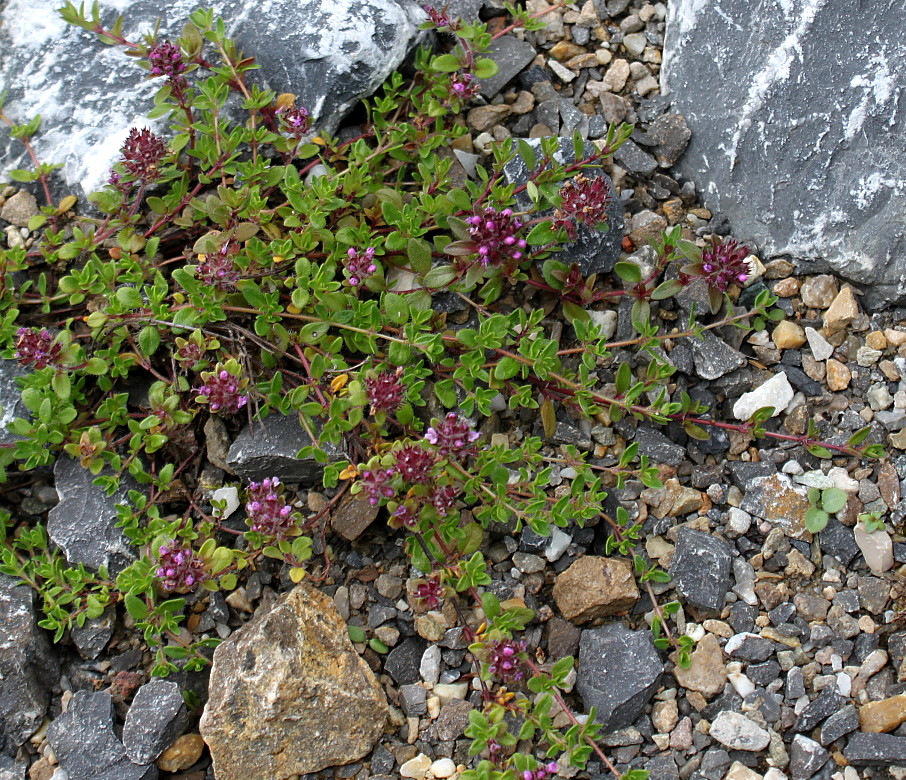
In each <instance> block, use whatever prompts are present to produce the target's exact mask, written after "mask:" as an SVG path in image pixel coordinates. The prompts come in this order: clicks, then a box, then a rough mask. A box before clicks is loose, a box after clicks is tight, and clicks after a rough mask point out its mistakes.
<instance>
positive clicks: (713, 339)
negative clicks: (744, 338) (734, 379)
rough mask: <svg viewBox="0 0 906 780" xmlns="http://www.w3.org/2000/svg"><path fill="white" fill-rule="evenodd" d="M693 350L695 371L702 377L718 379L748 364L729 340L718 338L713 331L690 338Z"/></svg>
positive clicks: (690, 345)
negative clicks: (728, 342)
mask: <svg viewBox="0 0 906 780" xmlns="http://www.w3.org/2000/svg"><path fill="white" fill-rule="evenodd" d="M687 343H688V344H689V347H690V348H691V350H692V360H693V363H694V365H695V373H696V374H697V375H698V376H699V377H701V378H702V379H708V380H711V379H718V378H720V377H722V376H724V375H726V374H729V373H730V372H731V371H734V370H736V369H737V368H740V367H741V366H744V365H745V364H746V358H745V356H744V355H743V354H742V353H741V352H738V351H737V350H735V349H733V347H731V346H730V345H729V344H727V342H725V341H722V340H721V339H719V338H717V336H715V335H714V334H713V333H712V332H711V331H705V332H704V333H702V338H700V339H698V338H694V339H688V340H687Z"/></svg>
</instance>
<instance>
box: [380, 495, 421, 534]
mask: <svg viewBox="0 0 906 780" xmlns="http://www.w3.org/2000/svg"><path fill="white" fill-rule="evenodd" d="M417 524H418V505H417V504H416V503H415V502H414V501H406V502H405V503H403V504H400V505H399V506H398V507H397V508H396V509H394V510H393V511H392V512H391V513H390V518H389V519H388V520H387V525H389V526H390V527H391V528H394V529H395V528H415V526H416V525H417Z"/></svg>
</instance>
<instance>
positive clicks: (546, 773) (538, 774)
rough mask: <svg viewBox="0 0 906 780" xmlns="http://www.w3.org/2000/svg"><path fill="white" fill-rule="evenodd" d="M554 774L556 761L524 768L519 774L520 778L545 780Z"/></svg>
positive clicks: (555, 772)
mask: <svg viewBox="0 0 906 780" xmlns="http://www.w3.org/2000/svg"><path fill="white" fill-rule="evenodd" d="M556 774H557V762H556V761H550V762H548V763H547V764H545V765H544V766H539V767H538V768H537V769H526V770H525V771H524V772H523V773H522V775H521V780H547V779H548V778H549V777H553V776H554V775H556Z"/></svg>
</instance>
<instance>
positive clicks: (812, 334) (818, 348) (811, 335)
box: [805, 327, 834, 361]
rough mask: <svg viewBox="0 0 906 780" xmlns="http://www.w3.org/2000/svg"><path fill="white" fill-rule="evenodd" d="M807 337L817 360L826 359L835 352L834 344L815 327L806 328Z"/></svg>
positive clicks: (813, 355)
mask: <svg viewBox="0 0 906 780" xmlns="http://www.w3.org/2000/svg"><path fill="white" fill-rule="evenodd" d="M805 337H806V339H807V340H808V345H809V347H810V348H811V350H812V357H814V358H815V360H820V361H824V360H827V359H828V358H829V357H830V356H831V355H833V354H834V347H833V345H832V344H831V343H830V342H829V341H828V340H827V339H826V338H824V336H822V335H821V334H820V333H819V332H818V331H817V330H815V329H814V328H811V327H808V328H805Z"/></svg>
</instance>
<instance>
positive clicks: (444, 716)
mask: <svg viewBox="0 0 906 780" xmlns="http://www.w3.org/2000/svg"><path fill="white" fill-rule="evenodd" d="M471 711H472V705H471V704H469V702H467V701H464V700H461V699H455V700H453V701H451V702H449V703H448V704H445V705H444V706H443V708H442V709H441V711H440V715H438V716H437V720H436V721H434V725H433V726H432V730H433V731H434V736H435V737H436V738H437V739H438V740H440V741H441V742H449V741H450V740H451V739H458V738H459V737H461V736H462V735H463V733H464V732H465V730H466V726H468V725H469V713H470V712H471Z"/></svg>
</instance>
